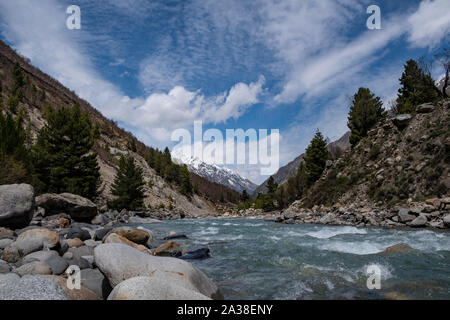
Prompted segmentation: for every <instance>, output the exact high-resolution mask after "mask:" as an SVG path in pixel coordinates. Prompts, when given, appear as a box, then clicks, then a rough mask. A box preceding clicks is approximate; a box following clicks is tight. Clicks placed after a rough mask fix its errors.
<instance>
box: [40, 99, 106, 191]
mask: <svg viewBox="0 0 450 320" xmlns="http://www.w3.org/2000/svg"><path fill="white" fill-rule="evenodd" d="M93 144H94V137H93V132H92V128H91V122H90V120H89V117H88V115H87V114H85V113H82V112H81V110H80V107H79V106H78V105H75V106H74V107H73V108H68V109H65V108H62V109H59V110H57V111H53V110H51V109H48V110H47V124H46V126H45V127H44V128H42V130H41V131H40V132H39V136H38V139H37V144H36V145H35V147H34V152H33V159H34V164H35V171H36V174H37V177H38V179H39V181H40V182H41V184H42V186H41V188H42V190H41V191H42V192H54V193H63V192H69V193H73V194H77V195H81V196H83V197H86V198H89V199H94V198H95V197H96V195H97V188H98V186H99V183H100V173H99V167H98V163H97V154H95V153H91V152H90V150H91V148H92V146H93Z"/></svg>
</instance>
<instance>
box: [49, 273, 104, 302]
mask: <svg viewBox="0 0 450 320" xmlns="http://www.w3.org/2000/svg"><path fill="white" fill-rule="evenodd" d="M48 277H49V278H51V279H53V280H55V281H56V282H57V283H58V284H59V285H60V286H61V287H62V288H63V290H64V292H65V294H66V295H67V297H68V298H69V300H100V297H99V296H98V295H97V294H95V292H93V291H92V290H89V289H88V288H85V287H84V286H83V285H81V287H80V288H79V289H74V290H72V289H69V288H68V287H67V279H65V278H63V277H60V276H48Z"/></svg>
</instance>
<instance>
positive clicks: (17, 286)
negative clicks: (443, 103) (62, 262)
mask: <svg viewBox="0 0 450 320" xmlns="http://www.w3.org/2000/svg"><path fill="white" fill-rule="evenodd" d="M1 282H2V281H0V283H1ZM0 300H68V297H67V295H66V293H65V292H64V290H63V288H62V287H61V286H60V285H59V284H58V283H57V282H56V281H55V280H54V279H51V278H49V277H47V276H42V275H25V276H23V277H22V278H19V279H17V278H16V279H15V280H14V279H12V280H10V281H8V283H7V284H6V285H1V284H0Z"/></svg>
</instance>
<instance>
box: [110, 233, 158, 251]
mask: <svg viewBox="0 0 450 320" xmlns="http://www.w3.org/2000/svg"><path fill="white" fill-rule="evenodd" d="M103 242H104V243H122V244H125V245H127V246H130V247H133V248H135V249H137V250H139V251H141V252H143V253H147V254H150V251H149V250H148V249H147V248H146V247H144V246H143V245H140V244H136V243H134V242H132V241H130V240H128V239H127V238H125V237H122V236H121V235H118V234H116V233H110V234H109V235H108V236H107V237H106V238H105V239H104V240H103Z"/></svg>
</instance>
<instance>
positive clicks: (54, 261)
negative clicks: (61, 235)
mask: <svg viewBox="0 0 450 320" xmlns="http://www.w3.org/2000/svg"><path fill="white" fill-rule="evenodd" d="M44 262H45V263H46V264H48V266H49V267H50V269H51V270H52V274H54V275H60V274H63V273H64V271H66V269H67V268H68V267H69V263H68V262H67V261H66V260H65V259H63V258H61V257H60V256H57V255H53V256H51V257H49V258H47V259H45V260H44Z"/></svg>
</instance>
